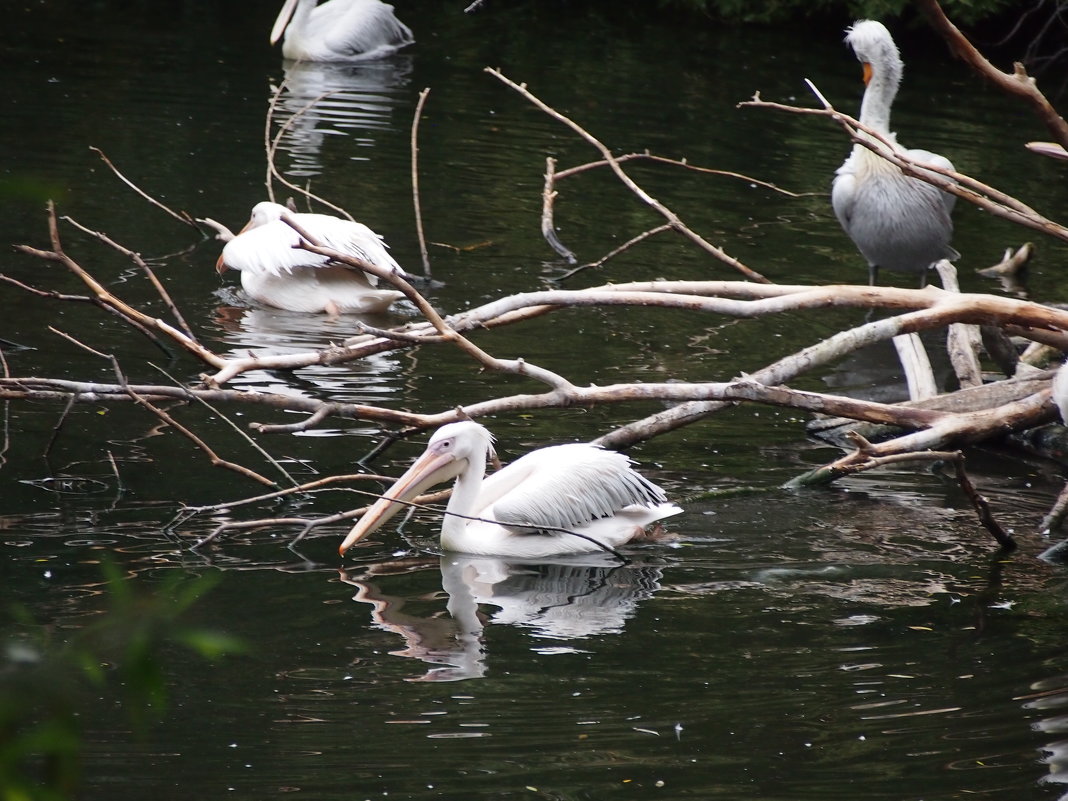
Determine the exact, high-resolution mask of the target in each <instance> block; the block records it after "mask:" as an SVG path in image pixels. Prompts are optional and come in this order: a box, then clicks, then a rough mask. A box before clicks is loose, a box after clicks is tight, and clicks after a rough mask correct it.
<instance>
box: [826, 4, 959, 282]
mask: <svg viewBox="0 0 1068 801" xmlns="http://www.w3.org/2000/svg"><path fill="white" fill-rule="evenodd" d="M845 40H846V43H848V44H849V46H850V47H852V48H853V52H854V53H855V54H856V57H857V60H858V61H860V62H861V64H863V67H864V83H865V89H864V99H863V100H862V101H861V104H860V121H861V122H862V123H864V124H865V125H867V126H868V127H869V128H871V129H872V130H874V131H877V132H878V133H880V134H882V135H883V136H884V137H885V138H886V139H887V140H888V141H890V142H891V143H892V145H893V147H894V149H895V150H896V151H897V152H900V153H904V154H906V155H908V156H910V157H911V158H913V159H916V160H918V161H921V162H923V163H925V164H931V165H933V166H936V167H942V168H945V169H948V170H952V169H953V165H952V164H951V163H950V162H949V160H948V159H946V158H945V157H943V156H939V155H938V154H936V153H931V152H930V151H927V150H907V149H906V148H904V147H902V146H901V145H899V144H898V143H897V140H896V138H895V136H894V134H893V133H891V132H890V107H891V105H892V104H893V102H894V97H895V96H896V95H897V88H898V84H899V83H900V82H901V70H902V64H901V57H900V55H899V54H898V50H897V46H896V45H895V44H894V40H893V39H892V38H891V36H890V32H889V31H888V30H887V29H886V27H885V26H884V25H883V24H882V23H881V22H875V21H873V20H861V21H859V22H857V23H856V24H855V25H853V27H852V28H849V29H848V31H847V32H846V39H845ZM861 135H862V136H863V134H861ZM955 201H956V198H955V197H954V196H953V195H951V194H948V193H946V192H943V191H942V190H941V189H938V188H937V187H935V186H932V185H931V184H928V183H925V182H923V181H921V180H919V179H918V178H912V177H910V176H908V175H905V173H903V172H902V171H901V169H900V168H898V167H897V166H896V165H894V164H891V163H890V162H889V161H887V160H886V159H884V158H881V157H880V156H878V155H876V154H875V153H873V152H871V151H870V150H868V149H867V148H866V147H864V146H863V145H861V144H859V143H858V144H854V145H853V151H852V152H851V153H850V155H849V158H847V159H846V160H845V163H844V164H842V166H841V167H839V168H838V170H837V172H836V173H835V178H834V183H833V184H832V186H831V205H832V206H833V207H834V213H835V216H837V217H838V222H840V223H841V224H842V228H843V229H844V230H845V232H846V233H847V234H848V235H849V238H850V239H852V240H853V243H854V244H855V245H856V246H857V249H858V250H859V251H860V252H861V255H863V256H864V258H865V259H866V260H867V262H868V279H869V283H870V284H872V285H874V284H875V281H876V278H877V277H878V273H879V268H880V267H885V268H886V269H888V270H898V271H903V272H911V273H919V274H920V285H921V286H922V285H924V284H925V283H926V281H927V269H928V267H930V266H931V264H933V263H934V262H936V261H939V260H940V259H949V260H951V261H952V260H954V259H958V258H960V254H959V253H957V251H955V250H954V249H953V248H952V247H951V246H950V244H949V243H950V239H951V238H952V236H953V222H952V220H951V219H950V213H951V212H952V211H953V204H954V202H955Z"/></svg>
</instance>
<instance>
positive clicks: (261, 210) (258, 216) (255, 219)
mask: <svg viewBox="0 0 1068 801" xmlns="http://www.w3.org/2000/svg"><path fill="white" fill-rule="evenodd" d="M287 213H289V209H287V208H286V207H285V206H283V205H282V204H281V203H271V202H270V201H267V200H265V201H263V202H262V203H257V204H256V205H255V206H253V207H252V214H251V215H250V216H249V218H248V223H247V224H246V225H245V227H244V228H242V229H241V230H243V231H247V230H249V229H250V228H258V227H259V226H261V225H266V224H267V223H269V222H274V221H275V220H280V219H282V215H283V214H287Z"/></svg>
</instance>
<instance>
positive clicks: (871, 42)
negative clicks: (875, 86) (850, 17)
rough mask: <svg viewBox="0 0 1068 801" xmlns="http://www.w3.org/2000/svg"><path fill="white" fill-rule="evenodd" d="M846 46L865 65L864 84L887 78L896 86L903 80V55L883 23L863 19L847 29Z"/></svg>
mask: <svg viewBox="0 0 1068 801" xmlns="http://www.w3.org/2000/svg"><path fill="white" fill-rule="evenodd" d="M845 41H846V44H848V45H849V46H850V47H851V48H853V52H854V53H855V54H856V56H857V61H859V62H860V63H861V64H863V65H864V83H865V84H867V83H870V82H871V80H872V79H873V78H880V77H887V78H891V79H893V82H894V84H895V85H896V84H897V83H898V82H899V81H900V80H901V54H900V53H899V52H898V49H897V45H896V44H894V38H893V37H892V36H891V35H890V31H888V30H887V29H886V26H885V25H883V24H882V23H881V22H877V21H875V20H873V19H862V20H859V21H857V22H856V23H854V24H853V26H852V27H851V28H847V29H846V37H845Z"/></svg>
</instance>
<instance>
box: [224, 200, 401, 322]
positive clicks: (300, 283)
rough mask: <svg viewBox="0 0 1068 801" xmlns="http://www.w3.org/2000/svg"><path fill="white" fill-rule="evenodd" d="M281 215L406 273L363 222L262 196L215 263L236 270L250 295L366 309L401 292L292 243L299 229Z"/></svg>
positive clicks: (305, 306) (283, 305) (303, 307)
mask: <svg viewBox="0 0 1068 801" xmlns="http://www.w3.org/2000/svg"><path fill="white" fill-rule="evenodd" d="M283 216H288V217H289V218H291V219H292V220H293V221H294V222H296V223H297V225H299V226H300V227H301V228H302V229H304V230H305V231H307V232H308V234H309V235H310V236H313V237H315V239H316V240H317V242H318V243H319V244H320V245H323V246H324V247H328V248H330V249H331V250H336V251H338V252H339V253H344V254H345V255H348V256H353V257H355V258H358V259H362V260H363V261H367V262H370V263H371V264H375V265H378V266H379V267H383V268H385V269H387V270H394V271H396V272H397V273H398V274H399V275H401V276H402V277H407V273H405V272H404V270H402V269H401V267H400V265H399V264H397V262H396V261H395V260H394V259H393V257H392V256H390V255H389V251H388V250H387V249H386V245H385V243H383V242H382V238H381V237H380V236H378V234H376V233H375V232H374V231H372V230H371V229H370V228H368V227H367V226H366V225H363V224H362V223H358V222H352V221H351V220H345V219H342V218H340V217H333V216H331V215H329V214H301V213H297V212H292V211H290V210H289V209H287V208H286V207H285V206H282V205H280V204H278V203H267V202H264V203H257V204H256V205H255V206H254V207H253V208H252V216H251V218H250V219H249V221H248V224H247V225H246V226H245V227H244V228H243V229H242V230H241V233H239V234H238V235H237V236H235V237H234V238H233V239H231V240H230V241H229V242H227V243H226V246H225V247H224V248H223V251H222V255H221V256H219V260H218V261H217V262H216V269H217V270H218V271H219V272H220V273H221V272H223V271H224V270H226V269H227V268H230V269H232V270H239V271H240V272H241V286H242V287H244V289H245V291H246V292H247V293H248V294H249V295H250V296H251V297H252V298H254V299H255V300H258V301H259V302H260V303H264V304H266V305H268V306H274V307H275V308H279V309H287V310H289V311H297V312H327V313H330V314H338V313H342V312H357V313H370V312H377V311H383V310H385V309H386V308H388V307H389V305H390V304H391V303H393V302H394V301H395V300H398V299H399V298H401V297H403V294H402V293H401V292H398V291H397V290H395V289H380V288H378V278H377V277H376V276H373V275H369V274H368V273H365V272H363V271H362V270H357V269H353V268H351V267H347V266H345V265H339V264H335V263H332V262H330V260H329V259H327V258H326V257H325V256H321V255H319V254H317V253H311V252H309V251H307V250H304V249H303V248H300V247H298V245H299V244H300V241H301V237H300V234H298V233H297V231H296V230H295V229H294V228H293V227H292V226H291V225H289V224H288V223H287V222H285V220H283V219H282V217H283Z"/></svg>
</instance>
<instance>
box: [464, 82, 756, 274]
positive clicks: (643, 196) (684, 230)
mask: <svg viewBox="0 0 1068 801" xmlns="http://www.w3.org/2000/svg"><path fill="white" fill-rule="evenodd" d="M484 71H485V72H487V73H489V74H490V75H492V76H493V77H495V78H496V79H497V80H499V81H500V82H501V83H503V84H504V85H505V86H508V87H509V88H511V89H513V90H515V91H516V92H518V93H519V94H520V95H522V96H523V97H524V98H526V99H527V100H528V101H529V102H531V103H533V104H534V105H535V106H537V107H538V108H539V109H541V110H542V111H543V112H545V113H546V114H548V115H549V116H550V117H552V118H553V119H555V120H558V121H559V122H562V123H563V124H564V125H566V126H568V127H569V128H570V129H571V130H573V131H574V132H575V133H577V134H578V135H579V136H581V137H582V138H583V139H585V140H586V141H587V142H588V143H589V144H591V145H593V147H595V148H597V150H599V151H600V152H601V157H602V158H603V159H604V160H605V161H606V162H607V163H608V165H609V166H610V167H611V168H612V172H614V173H615V174H616V176H617V177H618V178H619V179H620V180H621V181H622V182H623V184H624V185H625V186H626V187H627V188H628V189H630V191H631V192H633V193H634V194H635V195H637V196H638V198H639V199H640V200H642V202H644V203H645V204H647V205H648V206H650V207H651V208H653V209H654V210H656V211H657V212H658V213H659V214H661V215H662V216H663V217H664V218H665V219H666V220H667V221H668V223H669V224H670V225H671V227H672V228H673V229H675V230H676V231H678V232H679V233H681V234H682V235H683V236H685V237H687V238H688V239H689V240H690V241H692V242H694V243H695V244H697V245H698V246H699V247H701V248H703V249H704V250H705V251H706V252H708V253H710V254H712V255H713V256H715V257H716V258H717V259H719V260H720V261H722V262H723V263H724V264H728V265H730V266H731V267H733V268H734V269H735V270H737V271H738V272H740V273H742V275H744V276H745V277H746V278H748V279H749V280H750V281H757V282H760V283H769V281H768V279H767V278H765V277H764V276H762V275H761V274H760V273H758V272H756V271H755V270H751V269H750V268H749V267H746V266H745V265H744V264H742V262H740V261H739V260H738V259H736V258H734V257H733V256H730V255H728V254H727V252H726V251H725V250H723V249H722V248H720V247H717V246H716V245H713V244H712V243H711V242H708V241H707V240H705V239H704V238H703V237H701V236H700V235H699V234H697V233H695V232H694V231H692V230H690V228H689V227H688V226H687V225H686V224H685V223H683V222H682V220H681V219H680V218H679V216H678V215H677V214H675V212H673V211H671V210H670V209H668V208H667V207H666V206H664V205H663V204H662V203H660V202H659V201H658V200H656V198H654V197H652V196H651V195H649V193H648V192H646V191H645V190H644V189H642V188H641V187H640V186H638V184H637V183H635V181H634V180H633V179H632V178H631V177H630V176H629V175H627V173H626V172H624V170H623V168H622V167H621V166H620V164H619V161H618V160H617V159H616V158H615V157H614V156H613V155H612V152H611V151H610V150H609V149H608V148H607V147H606V146H605V145H604V144H603V143H602V142H601V141H600V140H599V139H597V138H596V137H594V136H593V135H592V134H591V133H589V132H588V131H587V130H586V129H585V128H583V127H582V126H580V125H579V124H578V123H576V122H575V121H573V120H572V119H570V118H569V117H567V116H565V115H563V114H561V113H560V112H559V111H557V110H556V109H554V108H552V107H551V106H549V105H547V104H546V103H544V102H543V101H541V100H539V99H538V98H537V97H535V96H534V95H533V94H532V93H531V92H530V91H529V90H528V89H527V88H526V85H525V84H518V83H515V82H514V81H513V80H511V79H510V78H508V77H506V76H505V75H504V73H502V72H501V71H500V70H497V69H493V68H492V67H486V68H485V70H484Z"/></svg>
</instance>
